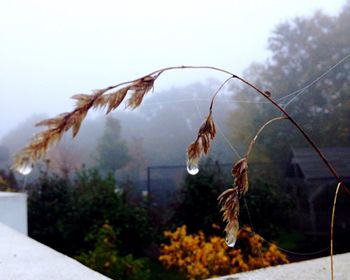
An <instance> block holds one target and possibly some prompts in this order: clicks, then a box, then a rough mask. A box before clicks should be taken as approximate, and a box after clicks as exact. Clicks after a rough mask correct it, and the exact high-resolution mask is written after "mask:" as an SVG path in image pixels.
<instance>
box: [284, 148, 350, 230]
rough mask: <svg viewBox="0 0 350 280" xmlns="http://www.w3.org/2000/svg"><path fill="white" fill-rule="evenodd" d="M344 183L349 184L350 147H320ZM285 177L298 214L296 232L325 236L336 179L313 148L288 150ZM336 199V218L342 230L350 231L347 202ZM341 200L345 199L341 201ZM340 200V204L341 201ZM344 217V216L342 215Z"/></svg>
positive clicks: (349, 205) (341, 197)
mask: <svg viewBox="0 0 350 280" xmlns="http://www.w3.org/2000/svg"><path fill="white" fill-rule="evenodd" d="M321 151H322V153H323V154H324V155H325V157H326V158H327V159H328V160H329V161H330V162H331V164H332V165H333V166H334V168H335V169H336V171H337V173H338V174H339V176H340V177H341V178H343V180H344V181H345V182H350V147H328V148H321ZM286 177H287V182H288V192H289V194H290V195H291V196H292V197H293V198H294V201H295V204H296V209H295V211H298V212H297V213H298V220H297V221H295V223H296V224H297V226H298V227H299V229H302V230H304V231H305V232H309V233H310V234H311V235H313V236H315V235H316V236H317V235H327V234H328V233H329V223H330V217H331V208H332V204H333V198H334V192H335V189H336V183H337V180H336V179H335V178H334V176H333V175H332V173H331V172H330V171H329V170H328V168H327V166H326V165H325V163H324V162H323V161H322V160H321V159H320V157H319V156H318V155H317V153H316V152H315V151H314V150H313V149H312V148H294V149H292V151H291V156H290V160H289V164H288V165H287V170H286ZM344 197H345V196H343V195H341V193H340V196H339V199H338V203H337V205H338V208H337V213H338V215H339V216H343V217H342V218H341V219H337V221H338V222H339V223H341V225H339V227H341V228H342V229H344V230H346V231H347V232H348V233H349V231H350V215H348V214H347V213H350V203H348V202H346V200H348V197H345V198H344ZM343 198H344V199H343ZM342 199H343V201H342ZM345 214H346V215H345Z"/></svg>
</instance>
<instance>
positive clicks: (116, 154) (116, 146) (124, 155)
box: [97, 117, 130, 172]
mask: <svg viewBox="0 0 350 280" xmlns="http://www.w3.org/2000/svg"><path fill="white" fill-rule="evenodd" d="M120 134H121V125H120V122H119V120H117V119H115V118H112V117H109V118H108V119H107V121H106V126H105V130H104V133H103V135H102V137H101V139H100V141H99V143H98V146H97V161H98V166H99V168H100V169H101V170H102V171H104V172H109V171H112V172H115V171H116V170H118V169H120V168H123V167H124V166H125V165H126V164H127V163H128V162H129V160H130V156H129V153H128V147H127V145H126V142H125V141H123V140H122V139H121V137H120Z"/></svg>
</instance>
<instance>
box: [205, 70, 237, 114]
mask: <svg viewBox="0 0 350 280" xmlns="http://www.w3.org/2000/svg"><path fill="white" fill-rule="evenodd" d="M231 79H233V77H229V78H227V79H226V80H225V81H224V82H223V83H222V84H221V85H220V87H219V88H218V89H217V90H216V92H215V93H214V95H213V98H212V99H211V102H210V107H209V112H210V113H211V111H212V110H213V105H214V100H215V97H216V96H217V95H218V93H219V92H220V91H221V90H222V88H223V87H224V86H225V85H226V83H228V81H229V80H231Z"/></svg>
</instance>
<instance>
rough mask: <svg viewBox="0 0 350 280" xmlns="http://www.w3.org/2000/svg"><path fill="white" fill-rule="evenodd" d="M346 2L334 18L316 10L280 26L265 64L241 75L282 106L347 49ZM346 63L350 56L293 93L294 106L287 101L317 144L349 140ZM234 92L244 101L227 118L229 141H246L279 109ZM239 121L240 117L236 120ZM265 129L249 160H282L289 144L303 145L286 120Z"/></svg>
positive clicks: (348, 17) (349, 15)
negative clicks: (308, 15)
mask: <svg viewBox="0 0 350 280" xmlns="http://www.w3.org/2000/svg"><path fill="white" fill-rule="evenodd" d="M349 6H350V3H347V4H346V5H345V7H344V8H343V10H342V12H341V13H340V14H339V15H338V16H335V17H331V16H327V15H324V14H322V13H320V12H317V13H316V14H314V15H313V16H312V17H310V18H296V19H294V20H292V21H289V22H285V23H283V24H280V25H279V26H278V27H277V28H276V30H275V31H274V33H273V35H272V36H271V37H270V39H269V49H270V51H271V57H270V59H269V60H268V61H267V63H265V64H264V65H262V64H254V65H252V66H251V67H250V68H249V69H248V70H247V71H246V73H245V76H247V77H249V78H250V79H252V80H254V82H255V84H257V85H258V86H260V87H263V88H265V89H268V90H269V91H270V92H271V93H272V96H273V98H274V99H275V100H276V101H277V102H278V103H280V104H283V103H284V104H286V103H287V102H288V101H290V100H291V98H293V97H294V96H295V94H298V93H299V91H298V92H295V91H297V90H299V89H302V88H304V87H305V86H306V85H308V84H310V83H311V82H313V81H315V79H317V78H318V77H320V76H321V75H322V74H323V73H324V72H325V71H326V70H328V69H329V68H330V67H332V66H333V65H335V64H336V63H338V62H339V61H340V60H341V59H342V58H343V57H344V56H345V55H346V54H348V53H349V45H350V36H348V32H346V31H345V28H346V26H349V24H350V9H349ZM349 67H350V62H349V60H347V61H343V63H341V64H339V65H338V66H337V67H335V68H334V69H332V71H331V72H329V73H327V75H325V76H322V79H320V80H318V81H317V82H315V83H312V85H311V86H310V87H308V88H307V89H304V90H303V91H302V93H303V94H302V95H299V96H298V97H297V100H298V105H297V106H295V105H294V104H293V103H291V104H290V105H288V107H287V111H288V112H289V113H290V114H291V115H292V116H293V117H294V118H295V120H296V121H297V122H298V123H301V124H302V125H303V126H304V128H305V130H306V132H307V133H308V134H309V135H310V136H311V138H313V139H317V143H318V144H319V145H320V146H326V145H327V146H330V145H338V146H339V145H349V144H350V143H349V137H348V135H349V127H350V123H349V121H350V117H349V116H350V115H349V114H350V103H349V94H350V83H349ZM232 91H234V92H236V93H237V95H239V98H240V99H241V98H243V99H244V101H245V102H246V103H241V104H240V106H239V107H237V108H236V109H235V110H234V111H233V113H232V115H231V116H230V121H229V123H230V124H231V127H232V130H231V131H232V134H231V139H232V140H233V141H234V143H241V144H242V143H245V144H248V143H249V141H250V139H251V136H252V134H253V133H255V131H257V129H258V127H259V126H261V125H262V124H263V123H264V121H266V120H268V119H271V118H272V117H274V116H276V113H277V112H276V110H275V109H274V108H273V107H272V106H270V104H263V103H261V101H265V100H263V99H262V98H261V97H259V96H257V95H255V94H254V95H253V94H251V92H250V90H247V89H246V88H245V87H239V88H235V89H232ZM293 92H294V94H293V95H291V96H289V97H286V95H288V94H290V93H293ZM237 119H241V120H244V121H242V122H237V121H236V120H237ZM231 120H234V124H233V121H231ZM268 130H269V131H266V132H265V133H264V136H263V137H262V138H261V140H259V143H258V145H257V146H256V148H257V149H256V151H255V152H254V155H253V157H252V160H254V159H255V160H257V159H258V160H259V161H264V160H267V159H272V160H274V161H278V162H281V161H286V160H288V156H289V149H290V148H289V145H293V146H304V145H305V144H306V142H305V140H304V139H303V138H302V137H301V136H300V135H299V133H297V132H295V133H294V128H292V127H291V125H290V123H289V122H280V123H276V124H274V125H273V126H271V127H270V128H268ZM282 139H283V141H281V140H282Z"/></svg>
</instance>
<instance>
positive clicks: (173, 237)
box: [159, 225, 288, 279]
mask: <svg viewBox="0 0 350 280" xmlns="http://www.w3.org/2000/svg"><path fill="white" fill-rule="evenodd" d="M164 236H165V237H166V238H168V239H170V244H169V245H167V244H162V245H161V256H160V257H159V260H160V261H161V262H162V263H163V264H164V265H165V266H166V267H167V268H177V269H179V270H180V271H182V272H184V273H186V275H187V277H188V279H204V278H208V277H214V276H220V275H226V274H233V273H237V272H241V271H248V270H252V269H257V268H261V267H267V266H271V265H277V264H283V263H288V259H287V257H286V255H285V254H283V253H282V252H281V251H279V250H278V248H277V246H276V245H267V244H264V242H263V239H262V238H261V236H259V235H257V234H253V233H252V232H251V231H250V230H248V231H247V230H240V231H239V233H238V246H237V248H229V247H228V246H227V245H226V243H225V240H224V238H221V237H218V236H211V237H209V238H206V236H205V235H204V233H203V232H202V231H199V232H198V233H197V234H187V229H186V225H183V226H181V227H178V228H177V229H176V230H175V231H174V232H171V231H165V232H164Z"/></svg>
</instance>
